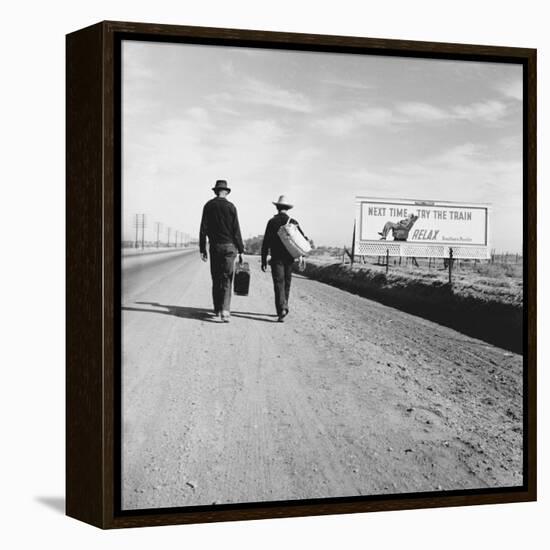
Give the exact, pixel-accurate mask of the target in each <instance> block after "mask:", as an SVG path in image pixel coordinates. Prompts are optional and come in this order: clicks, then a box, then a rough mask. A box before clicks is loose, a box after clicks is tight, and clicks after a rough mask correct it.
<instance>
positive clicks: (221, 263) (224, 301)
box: [210, 244, 237, 313]
mask: <svg viewBox="0 0 550 550" xmlns="http://www.w3.org/2000/svg"><path fill="white" fill-rule="evenodd" d="M236 256H237V249H236V247H235V245H233V244H211V245H210V273H211V275H212V301H213V302H214V311H216V312H217V313H219V312H221V311H230V308H231V284H232V282H233V272H234V269H235V258H236Z"/></svg>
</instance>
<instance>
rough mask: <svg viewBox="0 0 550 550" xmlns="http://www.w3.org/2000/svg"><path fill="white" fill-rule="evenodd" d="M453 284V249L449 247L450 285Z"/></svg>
mask: <svg viewBox="0 0 550 550" xmlns="http://www.w3.org/2000/svg"><path fill="white" fill-rule="evenodd" d="M452 284H453V249H452V248H451V247H449V285H452Z"/></svg>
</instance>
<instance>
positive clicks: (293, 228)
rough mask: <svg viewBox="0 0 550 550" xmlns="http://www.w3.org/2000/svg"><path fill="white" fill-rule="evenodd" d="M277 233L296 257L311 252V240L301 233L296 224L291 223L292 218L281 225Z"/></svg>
mask: <svg viewBox="0 0 550 550" xmlns="http://www.w3.org/2000/svg"><path fill="white" fill-rule="evenodd" d="M277 235H278V236H279V239H281V242H282V243H283V244H284V246H285V248H286V249H287V250H288V253H289V254H290V255H291V256H292V257H293V258H294V259H296V258H299V257H300V256H304V255H305V254H307V253H308V252H311V245H310V244H309V241H308V240H307V239H306V238H305V237H304V236H303V235H302V234H301V233H300V230H299V229H298V226H297V225H296V224H293V223H290V218H288V221H287V222H286V223H285V224H284V225H281V227H279V231H277Z"/></svg>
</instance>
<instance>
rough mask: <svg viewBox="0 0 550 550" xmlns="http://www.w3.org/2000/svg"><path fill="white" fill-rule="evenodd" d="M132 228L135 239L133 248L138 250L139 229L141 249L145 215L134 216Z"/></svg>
mask: <svg viewBox="0 0 550 550" xmlns="http://www.w3.org/2000/svg"><path fill="white" fill-rule="evenodd" d="M134 226H135V228H136V238H135V241H134V246H135V248H139V230H140V229H141V248H144V246H145V214H136V219H135V220H134Z"/></svg>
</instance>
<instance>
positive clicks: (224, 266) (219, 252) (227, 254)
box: [199, 180, 244, 323]
mask: <svg viewBox="0 0 550 550" xmlns="http://www.w3.org/2000/svg"><path fill="white" fill-rule="evenodd" d="M212 191H214V193H215V194H216V196H215V197H214V198H213V199H211V200H209V201H208V202H207V203H206V204H205V205H204V209H203V211H202V220H201V228H200V234H199V248H200V254H201V259H202V261H203V262H206V261H207V260H208V254H207V252H206V237H208V241H209V243H210V274H211V275H212V300H213V302H214V314H215V315H216V316H217V315H219V316H220V317H221V320H222V321H223V322H224V323H229V318H230V307H231V283H232V280H233V271H234V266H235V257H236V256H237V252H238V253H239V261H240V262H241V263H242V261H243V259H242V254H243V249H244V247H243V240H242V237H241V228H240V227H239V218H238V216H237V209H236V208H235V205H234V204H233V203H231V202H229V201H228V200H227V195H229V193H231V189H230V188H229V187H228V186H227V181H225V180H218V181H216V185H215V186H214V187H213V188H212Z"/></svg>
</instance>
